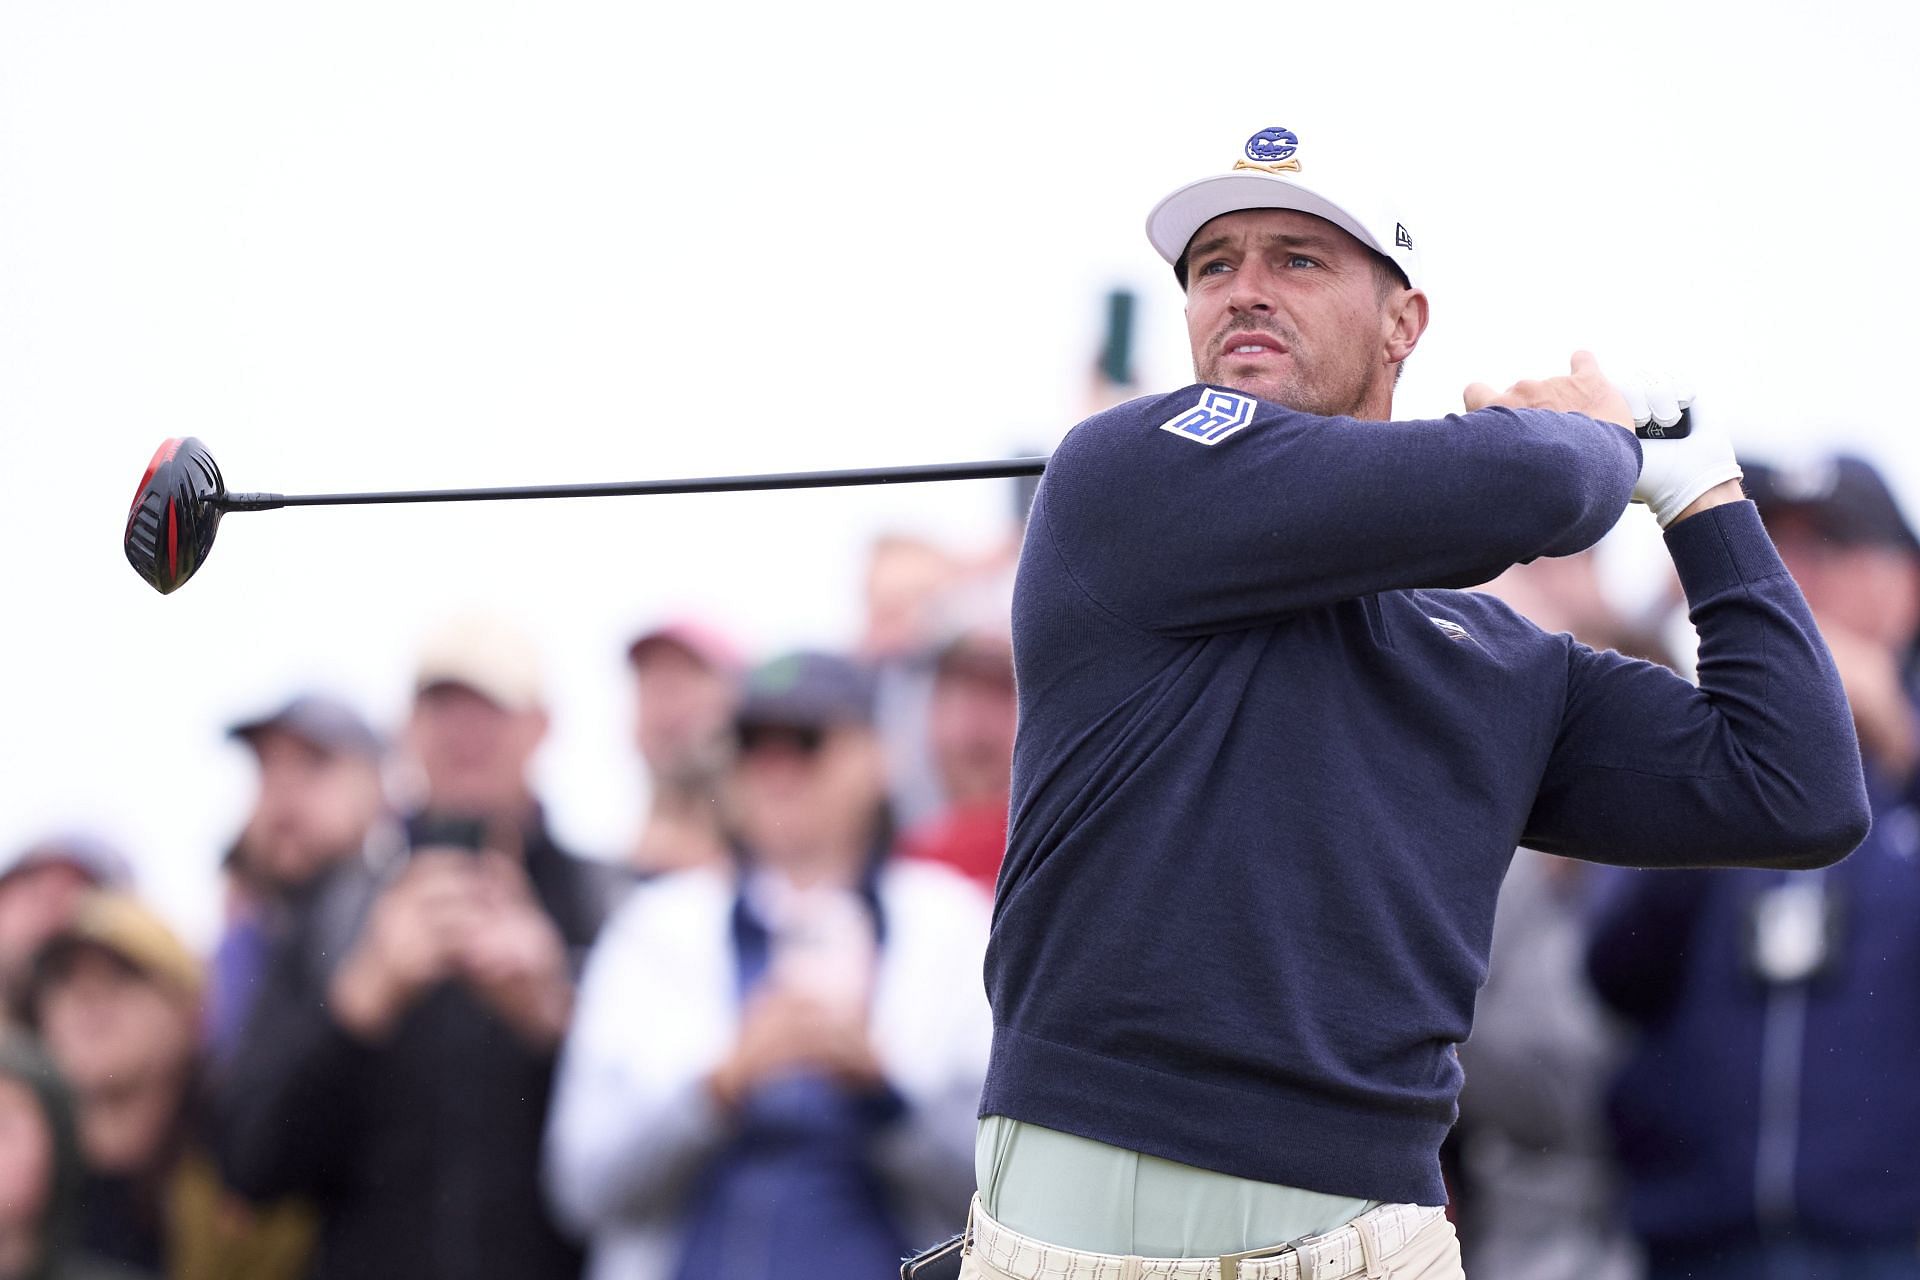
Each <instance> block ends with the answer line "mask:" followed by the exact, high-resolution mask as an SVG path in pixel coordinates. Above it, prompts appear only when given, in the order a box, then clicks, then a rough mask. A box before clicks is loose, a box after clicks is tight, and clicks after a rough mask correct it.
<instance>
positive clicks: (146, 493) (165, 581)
mask: <svg viewBox="0 0 1920 1280" xmlns="http://www.w3.org/2000/svg"><path fill="white" fill-rule="evenodd" d="M226 493H227V488H226V484H225V482H224V481H222V480H221V478H220V468H219V467H218V466H217V465H216V464H215V463H214V461H213V455H212V454H211V453H209V452H207V446H205V445H203V444H201V443H200V442H199V441H198V440H196V439H194V438H193V437H192V436H186V437H175V438H174V439H172V440H168V441H167V442H165V443H164V444H162V445H161V446H160V447H159V448H158V449H156V450H155V451H154V454H153V461H151V462H149V463H148V464H147V473H146V474H145V475H143V476H141V477H140V488H139V490H138V491H137V492H136V493H135V494H134V495H133V506H132V508H131V509H130V510H129V511H128V512H127V534H126V549H127V563H128V564H131V565H132V566H133V568H134V572H136V573H138V574H139V575H140V576H141V577H143V578H145V579H146V580H147V581H148V583H150V584H151V585H152V587H153V589H154V590H155V591H158V592H160V593H161V594H162V595H165V594H166V593H168V592H170V591H173V590H175V589H176V588H178V587H179V586H180V584H181V583H183V582H185V581H186V580H187V579H188V578H191V577H192V576H193V574H194V570H196V569H198V568H199V567H200V565H201V562H202V561H204V560H205V559H206V558H207V553H208V552H209V551H211V550H213V534H214V530H216V529H217V528H219V527H220V514H221V507H220V506H219V501H220V499H222V498H224V497H225V496H226Z"/></svg>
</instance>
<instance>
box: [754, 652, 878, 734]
mask: <svg viewBox="0 0 1920 1280" xmlns="http://www.w3.org/2000/svg"><path fill="white" fill-rule="evenodd" d="M873 703H874V680H873V673H872V672H870V671H868V670H867V669H866V668H865V667H862V666H861V665H859V664H858V663H856V662H854V661H853V660H852V659H850V658H845V657H842V656H841V655H839V654H837V653H822V652H818V651H801V652H798V653H789V654H786V655H784V656H783V657H779V658H775V659H774V660H773V661H772V662H768V663H765V664H763V665H761V666H758V667H755V668H754V669H753V670H752V671H751V672H749V673H748V674H747V679H746V688H745V696H744V697H743V698H742V699H741V703H740V710H739V712H738V713H736V715H735V716H734V722H735V723H736V724H737V725H740V726H741V727H746V726H749V725H782V726H792V727H796V728H827V727H829V726H832V725H841V724H857V725H866V724H872V723H873Z"/></svg>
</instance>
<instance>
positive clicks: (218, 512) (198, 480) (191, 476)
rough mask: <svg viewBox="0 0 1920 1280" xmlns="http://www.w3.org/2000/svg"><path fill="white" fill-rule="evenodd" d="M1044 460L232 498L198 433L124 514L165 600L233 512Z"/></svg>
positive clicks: (177, 444) (130, 538)
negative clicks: (482, 487)
mask: <svg viewBox="0 0 1920 1280" xmlns="http://www.w3.org/2000/svg"><path fill="white" fill-rule="evenodd" d="M1046 465H1047V460H1046V459H1045V458H1005V459H1000V460H997V461H993V462H939V463H930V464H924V465H919V466H905V467H858V468H854V469H851V470H844V471H788V472H777V473H772V474H767V475H750V476H705V477H698V478H689V479H684V480H635V481H628V482H611V483H598V484H551V485H511V486H505V487H500V488H487V489H401V490H393V491H389V492H381V493H228V492H227V488H226V482H225V481H224V480H223V479H222V477H221V475H220V467H219V465H218V464H217V463H215V462H214V460H213V454H212V453H210V452H209V451H208V449H207V446H206V445H204V444H202V443H200V441H199V440H197V439H194V438H193V437H191V436H187V437H176V438H174V439H171V440H168V441H166V442H165V443H164V444H162V445H161V446H160V448H159V449H158V450H156V451H155V452H154V455H153V460H152V461H150V462H149V463H147V470H146V474H145V475H143V476H141V477H140V487H139V489H138V490H137V491H136V492H135V493H134V495H133V506H132V508H131V509H130V510H129V511H128V512H127V530H126V539H125V545H126V552H127V562H128V563H129V564H131V565H132V566H133V568H134V571H135V572H136V573H138V574H139V575H140V576H141V577H142V578H145V579H146V580H147V582H148V583H149V584H150V585H151V586H152V587H153V589H154V590H156V591H158V592H160V593H161V594H163V595H164V594H167V593H169V592H172V591H175V590H177V589H178V588H179V587H180V585H181V584H182V583H184V582H185V581H186V580H187V579H188V578H191V577H192V576H193V575H194V573H195V572H196V571H197V570H198V569H199V568H200V566H201V565H202V564H204V563H205V562H206V559H207V555H208V554H209V553H210V552H211V551H212V550H213V535H214V532H215V531H216V530H217V529H218V528H219V527H220V517H221V516H223V515H225V514H227V513H228V512H230V511H271V510H274V509H275V508H277V507H347V506H369V505H378V504H387V503H398V502H501V501H506V500H510V499H519V498H620V497H638V496H646V495H655V494H668V493H743V492H753V491H757V490H764V489H825V488H843V487H848V486H855V485H875V484H913V483H919V482H922V481H928V480H989V479H996V478H999V477H1004V476H1032V475H1039V474H1040V473H1041V472H1042V471H1043V470H1045V469H1046Z"/></svg>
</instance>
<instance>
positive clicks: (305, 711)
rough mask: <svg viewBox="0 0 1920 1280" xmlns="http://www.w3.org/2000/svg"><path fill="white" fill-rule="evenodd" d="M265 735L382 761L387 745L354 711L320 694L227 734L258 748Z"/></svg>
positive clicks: (243, 723) (307, 695) (308, 695)
mask: <svg viewBox="0 0 1920 1280" xmlns="http://www.w3.org/2000/svg"><path fill="white" fill-rule="evenodd" d="M263 733H285V734H289V735H291V736H292V737H295V738H298V739H300V741H302V742H304V743H306V744H307V745H309V746H311V747H314V748H316V749H318V750H320V751H324V752H326V753H327V754H329V755H340V754H350V755H357V756H365V757H366V758H367V759H369V760H378V759H379V758H380V756H381V754H382V753H383V752H384V751H385V750H386V744H385V743H383V742H382V741H381V740H380V735H379V734H378V733H376V732H374V729H373V726H372V725H370V724H368V723H367V722H366V720H365V719H364V718H363V717H362V716H361V715H360V713H359V712H358V711H355V710H354V709H353V708H352V707H350V706H348V705H347V704H346V703H344V702H342V701H341V700H340V699H338V698H333V697H329V696H327V695H326V694H320V693H303V694H300V695H298V696H297V697H295V698H294V699H293V700H292V701H291V702H288V703H287V704H286V705H285V706H283V707H281V708H280V709H279V710H277V711H274V712H272V713H270V714H268V715H264V716H259V717H256V718H255V719H252V720H243V721H241V722H240V723H239V724H236V725H233V726H232V727H230V728H229V729H228V730H227V736H228V737H230V738H234V739H237V740H239V741H241V742H244V743H246V744H247V745H248V746H254V745H256V742H257V740H258V738H259V736H260V735H261V734H263Z"/></svg>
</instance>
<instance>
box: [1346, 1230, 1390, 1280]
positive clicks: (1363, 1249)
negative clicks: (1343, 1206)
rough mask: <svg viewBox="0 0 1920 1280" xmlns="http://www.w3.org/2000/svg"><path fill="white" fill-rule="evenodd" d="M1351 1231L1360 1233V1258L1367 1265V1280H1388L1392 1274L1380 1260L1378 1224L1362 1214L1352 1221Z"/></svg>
mask: <svg viewBox="0 0 1920 1280" xmlns="http://www.w3.org/2000/svg"><path fill="white" fill-rule="evenodd" d="M1353 1229H1354V1230H1355V1231H1358V1232H1359V1233H1360V1256H1361V1257H1362V1258H1364V1259H1365V1260H1366V1263H1367V1280H1389V1278H1390V1277H1391V1276H1392V1275H1393V1272H1392V1271H1390V1270H1389V1269H1388V1268H1387V1265H1386V1263H1384V1262H1382V1261H1381V1260H1380V1254H1381V1252H1382V1250H1381V1247H1380V1244H1381V1241H1380V1224H1379V1223H1378V1222H1377V1221H1374V1220H1371V1219H1370V1218H1369V1217H1368V1216H1367V1215H1365V1214H1362V1215H1361V1216H1360V1217H1358V1218H1356V1219H1354V1223H1353Z"/></svg>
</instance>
